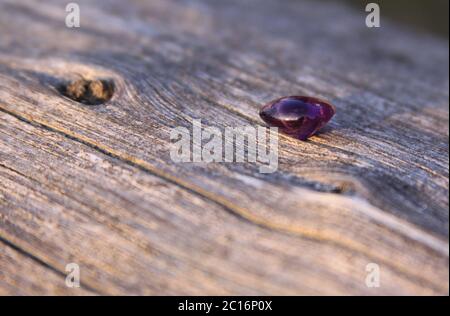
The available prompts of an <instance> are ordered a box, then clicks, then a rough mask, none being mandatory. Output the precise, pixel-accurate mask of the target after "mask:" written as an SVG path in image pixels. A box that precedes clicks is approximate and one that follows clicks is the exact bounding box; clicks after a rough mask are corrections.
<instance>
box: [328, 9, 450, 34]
mask: <svg viewBox="0 0 450 316" xmlns="http://www.w3.org/2000/svg"><path fill="white" fill-rule="evenodd" d="M327 1H338V0H327ZM339 2H340V3H342V1H339ZM344 2H347V3H349V4H350V5H351V6H353V7H355V8H361V9H362V10H364V9H365V7H366V4H367V3H371V2H374V3H377V4H378V5H379V6H380V14H381V19H382V20H383V18H385V17H386V18H389V19H390V20H394V21H396V22H398V23H401V24H404V25H406V26H408V27H412V28H415V29H417V30H418V31H424V32H429V33H433V34H435V35H438V36H440V37H444V38H447V39H448V34H449V31H448V29H449V22H448V21H449V19H448V10H449V1H448V0H372V1H370V0H344ZM381 23H383V22H381Z"/></svg>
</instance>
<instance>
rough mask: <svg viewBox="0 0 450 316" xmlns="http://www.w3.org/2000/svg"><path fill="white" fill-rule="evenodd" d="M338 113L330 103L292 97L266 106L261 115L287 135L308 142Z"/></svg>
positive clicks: (303, 97) (302, 97)
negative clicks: (307, 140)
mask: <svg viewBox="0 0 450 316" xmlns="http://www.w3.org/2000/svg"><path fill="white" fill-rule="evenodd" d="M335 112H336V110H335V108H334V106H332V105H331V104H330V103H328V102H326V101H323V100H320V99H317V98H312V97H305V96H292V97H284V98H281V99H277V100H275V101H272V102H270V103H269V104H266V105H265V106H264V107H263V108H262V109H261V111H260V112H259V115H260V116H261V118H262V119H263V120H264V122H266V123H267V124H268V125H270V126H275V127H278V128H279V130H280V131H281V132H283V133H285V134H288V135H290V136H293V137H295V138H298V139H301V140H306V139H308V138H309V137H311V136H312V135H314V134H315V133H316V132H317V131H318V130H319V129H321V128H322V127H324V126H325V125H326V124H327V123H328V121H329V120H330V119H331V118H332V117H333V115H334V113H335Z"/></svg>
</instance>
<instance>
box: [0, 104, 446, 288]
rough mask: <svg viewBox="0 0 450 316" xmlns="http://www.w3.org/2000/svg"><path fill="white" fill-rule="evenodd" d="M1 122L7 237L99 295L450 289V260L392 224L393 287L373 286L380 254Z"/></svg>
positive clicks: (54, 136)
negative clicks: (302, 231)
mask: <svg viewBox="0 0 450 316" xmlns="http://www.w3.org/2000/svg"><path fill="white" fill-rule="evenodd" d="M0 117H1V120H0V122H1V123H0V126H1V129H0V131H1V132H0V148H1V153H2V154H1V158H2V160H1V161H2V163H1V164H0V179H1V182H0V183H1V191H0V192H2V199H1V200H0V201H1V202H2V203H1V204H0V210H1V214H2V221H1V226H0V231H1V238H3V239H5V240H8V241H10V242H11V243H13V244H15V245H18V247H20V248H21V249H23V251H24V252H26V253H30V254H32V255H33V256H35V257H37V258H39V260H40V261H41V262H44V263H45V264H46V265H48V266H51V267H53V269H54V270H55V271H59V272H60V273H61V274H63V273H64V267H65V266H66V264H68V263H71V262H75V263H77V264H78V265H80V267H81V272H82V281H83V285H82V287H88V288H89V289H92V291H93V292H94V293H97V294H125V293H126V294H193V293H195V294H233V293H234V294H236V293H238V294H245V293H247V294H248V293H251V294H269V293H278V294H336V293H340V294H344V293H347V294H351V293H353V294H355V293H366V294H376V293H380V294H382V293H390V294H394V293H396V294H408V293H421V294H432V293H442V291H445V288H444V289H443V288H442V287H440V286H441V285H440V284H441V282H440V280H441V278H444V277H445V275H446V274H445V273H446V272H445V269H443V268H442V265H444V264H445V263H446V260H447V257H446V255H443V254H442V253H439V252H437V251H435V250H432V249H429V248H428V247H425V246H424V245H421V244H420V243H419V242H414V241H411V240H407V239H405V237H404V236H401V235H400V234H399V233H398V232H396V231H392V232H390V229H388V228H384V227H380V228H379V231H378V232H376V235H374V237H372V238H373V239H372V241H371V242H372V244H373V247H374V250H375V251H381V254H379V255H378V256H380V255H382V256H383V257H384V256H386V257H384V258H382V261H377V262H379V264H380V265H381V266H382V271H383V283H385V285H384V286H383V287H382V288H379V289H373V288H368V287H366V285H365V282H364V279H365V277H364V276H365V273H366V271H365V266H366V265H367V263H369V262H371V261H373V260H374V258H373V256H374V255H375V251H374V252H371V253H365V252H358V251H355V249H352V248H351V247H345V245H344V246H343V245H341V244H339V241H336V242H335V243H330V242H326V241H325V242H324V241H322V240H317V239H311V238H304V237H299V236H295V235H292V234H285V233H283V232H279V231H277V230H275V229H272V228H270V227H267V226H264V225H255V224H254V223H253V222H251V221H248V220H243V219H242V218H240V217H237V216H236V215H235V214H233V213H231V212H230V210H228V209H225V208H224V207H221V206H219V205H217V204H216V203H213V202H211V201H208V200H205V199H204V198H203V197H201V196H198V194H194V193H192V192H188V191H186V190H184V189H182V188H180V187H179V186H177V185H174V184H171V183H169V182H167V181H165V180H162V179H160V178H158V177H155V176H153V175H151V174H149V173H148V172H144V171H143V170H142V169H140V168H138V167H135V166H130V165H128V164H127V163H125V162H121V161H118V160H117V159H115V158H112V157H109V156H107V155H104V154H102V153H99V152H98V151H96V150H95V149H92V148H90V147H88V146H86V145H83V144H80V143H77V142H75V141H73V140H69V139H67V138H66V137H64V136H63V135H60V134H58V133H54V132H51V131H48V130H46V129H44V128H38V127H33V126H32V125H30V124H27V123H25V122H22V121H19V120H18V119H16V118H14V117H12V116H10V115H8V114H5V113H2V114H0ZM397 224H398V225H399V223H397ZM352 225H353V226H354V227H356V228H358V225H357V224H352ZM358 229H359V228H358ZM372 229H373V228H372ZM360 234H361V235H363V233H361V232H360ZM382 235H385V236H386V238H385V239H384V238H382ZM361 238H363V237H361ZM377 239H381V241H378V240H377ZM395 247H399V248H406V249H405V250H404V254H403V255H400V256H399V255H397V256H395V257H394V259H395V260H401V261H399V262H394V261H391V260H390V259H389V257H387V256H388V255H390V256H393V254H391V253H390V252H391V251H393V248H395ZM407 247H411V248H412V247H414V251H408V250H407V249H408V248H407ZM375 261H376V260H375ZM261 263H263V264H261ZM9 269H11V267H9ZM414 271H417V272H414ZM325 277H326V286H323V285H321V283H322V282H324V278H325ZM46 290H47V291H48V294H55V293H57V292H54V289H53V288H52V287H48V288H46Z"/></svg>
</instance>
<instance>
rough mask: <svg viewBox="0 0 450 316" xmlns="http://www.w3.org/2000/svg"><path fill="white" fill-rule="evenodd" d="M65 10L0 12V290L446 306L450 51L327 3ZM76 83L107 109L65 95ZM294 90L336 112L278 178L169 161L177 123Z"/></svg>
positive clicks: (1, 6) (219, 117)
mask: <svg viewBox="0 0 450 316" xmlns="http://www.w3.org/2000/svg"><path fill="white" fill-rule="evenodd" d="M78 3H79V4H80V7H81V28H79V29H68V28H66V27H65V26H64V19H65V12H64V5H65V4H63V3H62V2H60V1H8V0H0V34H1V36H0V117H1V119H0V245H1V247H0V294H75V295H77V294H250V295H251V294H367V295H371V294H448V279H449V273H448V247H449V244H448V236H449V235H448V206H449V200H448V188H449V183H448V124H449V120H448V118H449V113H448V42H444V41H441V40H438V39H435V38H431V37H429V36H428V35H425V34H421V35H416V34H414V33H410V32H409V31H405V30H401V29H399V27H398V26H397V25H391V24H389V23H388V22H387V21H383V25H382V27H381V28H380V29H368V28H366V27H365V24H364V19H365V13H364V12H363V9H361V11H352V10H350V9H348V8H346V7H343V6H336V5H333V4H332V3H316V2H306V1H305V2H299V1H275V0H274V1H237V0H236V1H228V0H227V1H172V0H170V1H168V0H152V1H145V2H144V1H142V2H140V1H127V2H124V1H119V0H117V1H95V2H94V1H78ZM79 76H83V77H86V78H108V79H112V80H114V82H115V85H116V91H115V94H114V96H113V98H112V100H111V101H109V102H108V103H106V104H104V105H97V106H86V105H81V104H80V103H77V102H74V101H72V100H70V99H68V98H65V97H63V96H61V94H60V93H59V92H58V89H57V86H58V85H59V84H60V83H61V82H63V81H65V80H70V79H74V78H77V77H79ZM292 94H296V95H298V94H306V95H315V96H319V97H323V98H326V99H329V100H332V102H333V103H334V104H335V105H336V107H337V110H338V113H337V115H336V117H335V118H334V119H333V121H332V122H331V123H330V128H328V129H327V130H326V131H325V132H324V133H321V134H319V135H317V136H315V137H313V138H311V139H310V140H309V141H308V142H300V141H296V140H293V139H291V138H288V137H285V136H282V135H280V140H279V157H280V160H279V168H278V171H277V172H275V173H273V174H260V173H259V172H258V167H259V165H258V164H251V163H240V164H224V163H222V164H217V163H216V164H214V163H213V164H207V165H204V164H189V163H173V162H171V160H170V157H169V149H170V139H169V131H170V128H172V127H176V126H186V127H190V121H189V120H190V118H201V119H202V122H203V124H204V125H206V126H216V127H219V128H221V129H222V128H224V127H227V126H239V125H244V124H245V125H246V124H251V125H255V126H256V125H259V124H262V122H261V121H260V119H259V118H258V115H257V113H258V108H259V106H260V105H261V104H263V103H265V102H267V101H270V100H271V99H274V98H277V97H279V96H283V95H292ZM70 262H76V263H78V264H79V265H80V267H81V281H82V286H81V288H80V289H70V288H67V287H65V286H64V279H65V273H66V272H65V265H66V264H68V263H70ZM371 262H373V263H377V264H379V266H380V269H381V286H380V287H379V288H368V287H367V286H366V284H365V278H366V275H367V272H366V271H365V268H366V265H367V264H368V263H371Z"/></svg>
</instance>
